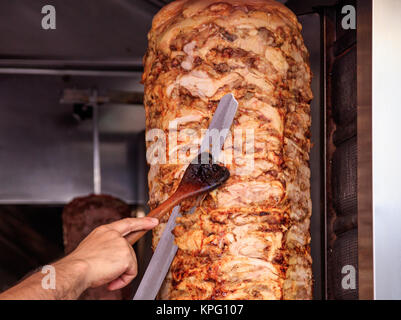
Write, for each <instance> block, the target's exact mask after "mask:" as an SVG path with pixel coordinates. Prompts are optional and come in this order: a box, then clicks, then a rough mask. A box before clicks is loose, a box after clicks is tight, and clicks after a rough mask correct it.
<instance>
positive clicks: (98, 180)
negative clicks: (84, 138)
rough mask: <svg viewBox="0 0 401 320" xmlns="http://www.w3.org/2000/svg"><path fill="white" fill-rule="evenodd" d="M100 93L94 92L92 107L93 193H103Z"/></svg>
mask: <svg viewBox="0 0 401 320" xmlns="http://www.w3.org/2000/svg"><path fill="white" fill-rule="evenodd" d="M97 97H98V93H97V90H93V92H92V96H91V105H92V108H93V192H94V194H100V193H101V192H102V176H101V171H100V148H99V105H98V103H97Z"/></svg>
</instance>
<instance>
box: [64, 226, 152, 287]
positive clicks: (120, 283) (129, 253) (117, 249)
mask: <svg viewBox="0 0 401 320" xmlns="http://www.w3.org/2000/svg"><path fill="white" fill-rule="evenodd" d="M157 224H158V220H157V219H154V218H141V219H135V218H127V219H123V220H119V221H116V222H113V223H110V224H107V225H103V226H100V227H98V228H96V229H95V230H93V231H92V232H91V233H90V234H89V235H88V236H87V237H86V238H85V239H84V240H83V241H82V242H81V243H80V244H79V246H78V247H77V248H76V249H75V250H74V251H73V252H72V253H71V254H70V255H69V256H67V257H66V258H64V259H63V260H64V261H63V262H64V263H65V262H67V263H69V262H70V261H71V262H73V261H82V262H84V263H85V264H86V266H87V272H86V277H85V283H86V287H88V288H95V287H99V286H101V285H104V284H107V283H108V284H109V285H108V289H109V290H117V289H121V288H123V287H125V286H126V285H127V284H129V283H130V282H131V281H132V280H133V279H134V278H135V277H136V275H137V273H138V267H137V261H136V256H135V252H134V249H133V248H132V246H131V245H130V244H129V243H128V241H127V240H126V239H125V238H124V237H125V236H126V235H128V234H130V233H131V232H135V231H139V230H149V229H152V228H154V227H155V226H157Z"/></svg>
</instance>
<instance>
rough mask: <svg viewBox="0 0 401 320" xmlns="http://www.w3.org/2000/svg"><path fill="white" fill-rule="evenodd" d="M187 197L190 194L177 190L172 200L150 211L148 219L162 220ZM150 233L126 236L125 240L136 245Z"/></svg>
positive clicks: (137, 232) (143, 232)
mask: <svg viewBox="0 0 401 320" xmlns="http://www.w3.org/2000/svg"><path fill="white" fill-rule="evenodd" d="M187 197H188V194H187V193H186V192H183V191H182V190H180V189H177V191H176V192H175V193H174V194H173V195H172V196H171V197H170V198H168V199H167V200H166V201H164V202H163V203H162V204H161V205H159V206H158V207H157V208H155V209H153V210H152V211H150V212H149V214H148V215H147V217H152V218H157V219H159V220H160V219H161V218H162V217H163V216H164V215H165V214H166V213H167V212H169V211H170V210H171V209H172V208H174V207H175V206H176V205H177V204H179V203H180V202H181V201H182V200H184V199H185V198H187ZM148 231H149V230H143V231H136V232H133V233H130V234H128V235H126V236H125V239H126V240H127V241H128V242H129V244H130V245H134V244H135V243H136V242H137V241H138V240H139V239H140V238H142V237H143V236H144V235H145V234H146V232H148Z"/></svg>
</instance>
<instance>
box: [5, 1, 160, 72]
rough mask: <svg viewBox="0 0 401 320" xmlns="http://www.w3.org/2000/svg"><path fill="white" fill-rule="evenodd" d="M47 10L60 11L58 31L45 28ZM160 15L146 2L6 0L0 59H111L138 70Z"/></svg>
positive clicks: (57, 13) (57, 16)
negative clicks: (50, 7) (44, 9)
mask: <svg viewBox="0 0 401 320" xmlns="http://www.w3.org/2000/svg"><path fill="white" fill-rule="evenodd" d="M47 4H51V5H53V6H54V7H55V9H56V29H55V30H44V29H42V27H41V21H42V18H43V17H44V15H43V14H42V13H41V10H42V7H43V6H45V5H47ZM157 10H158V8H157V6H155V5H152V4H150V3H149V2H148V1H145V0H135V1H129V0H114V1H109V0H96V1H93V0H68V1H63V0H52V1H51V2H50V3H49V1H45V0H35V1H30V0H3V1H1V2H0V30H2V36H1V37H0V48H1V52H0V55H1V57H3V58H4V57H13V58H26V57H32V58H41V59H43V58H46V57H47V58H53V59H55V58H56V59H60V58H69V59H80V60H82V59H86V60H99V59H107V60H113V61H125V62H126V63H127V64H131V63H133V62H135V64H136V65H138V66H140V65H141V61H142V56H143V54H144V53H145V49H146V46H147V39H146V34H147V32H148V30H149V29H150V26H151V21H152V16H153V15H154V13H156V12H157Z"/></svg>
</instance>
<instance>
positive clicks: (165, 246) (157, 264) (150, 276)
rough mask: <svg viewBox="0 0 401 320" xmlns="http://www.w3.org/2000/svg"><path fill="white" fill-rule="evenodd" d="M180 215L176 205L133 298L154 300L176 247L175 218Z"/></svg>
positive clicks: (178, 207)
mask: <svg viewBox="0 0 401 320" xmlns="http://www.w3.org/2000/svg"><path fill="white" fill-rule="evenodd" d="M179 216H180V206H176V207H175V208H174V209H173V211H172V212H171V215H170V218H169V219H168V222H167V224H166V227H165V228H164V231H163V234H162V236H161V237H160V240H159V243H158V245H157V247H156V250H155V253H154V254H153V256H152V259H151V260H150V263H149V266H148V268H147V269H146V272H145V274H144V276H143V278H142V281H141V283H140V285H139V287H138V290H137V291H136V293H135V296H134V299H133V300H154V299H155V298H156V295H157V293H158V292H159V290H160V287H161V285H162V283H163V281H164V278H165V277H166V274H167V271H168V269H169V268H170V265H171V262H172V261H173V259H174V257H175V254H176V253H177V250H178V247H177V246H176V245H175V244H174V235H173V234H172V231H173V230H174V228H175V226H176V223H175V220H176V218H177V217H179Z"/></svg>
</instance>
